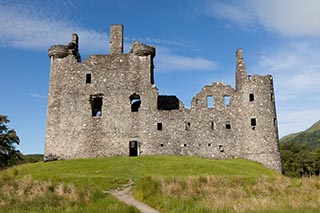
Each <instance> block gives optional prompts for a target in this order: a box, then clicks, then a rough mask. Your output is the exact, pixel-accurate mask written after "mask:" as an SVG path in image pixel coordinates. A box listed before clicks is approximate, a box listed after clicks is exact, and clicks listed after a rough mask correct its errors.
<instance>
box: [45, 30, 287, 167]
mask: <svg viewBox="0 0 320 213" xmlns="http://www.w3.org/2000/svg"><path fill="white" fill-rule="evenodd" d="M122 31H123V28H122V26H121V25H120V26H119V25H112V26H111V35H110V38H111V40H112V45H110V53H111V54H107V55H91V56H89V58H88V59H86V60H85V61H84V62H82V63H81V62H80V61H79V58H78V57H77V55H78V53H77V54H73V53H72V54H70V51H69V50H68V54H66V55H63V57H61V56H59V57H56V55H59V54H53V53H54V52H55V48H51V49H49V56H50V57H51V71H50V87H49V100H48V111H47V130H46V131H47V132H46V146H45V160H56V159H69V158H94V157H103V156H115V155H129V154H131V155H192V156H200V157H208V158H216V159H224V158H246V159H250V160H254V161H258V162H260V163H262V164H263V165H265V166H267V167H269V168H272V169H275V170H277V171H281V161H280V153H279V146H278V144H279V139H278V127H277V120H276V108H275V102H274V90H273V80H272V77H271V76H270V75H267V76H260V75H251V76H248V75H247V72H246V67H245V63H244V59H243V54H242V51H241V50H238V51H237V54H236V56H237V64H236V89H233V88H232V87H231V86H230V85H224V84H223V83H212V84H211V85H207V86H204V87H203V88H202V90H201V91H200V92H199V93H198V94H197V95H196V96H195V97H194V98H193V100H192V103H191V108H190V109H187V108H185V107H184V105H183V103H182V102H181V101H180V100H179V99H177V98H176V97H175V96H162V95H159V94H158V90H157V88H156V87H155V85H154V82H153V57H154V56H155V48H154V47H149V46H147V45H145V44H141V43H138V42H134V43H132V46H131V51H130V53H123V52H122V46H123V43H122V42H123V35H122ZM74 40H75V39H73V41H74ZM76 40H77V39H76ZM71 43H76V47H77V45H78V44H77V42H71ZM68 46H69V47H70V44H69V45H68ZM62 49H63V48H62ZM76 49H77V48H76ZM73 50H74V49H73ZM56 52H57V53H58V52H59V51H56ZM62 52H63V51H62ZM71 52H72V51H71ZM63 53H64V52H63ZM209 99H211V102H213V103H212V106H209V105H208V104H210V103H209V102H208V100H209ZM166 103H167V104H168V106H165V105H166Z"/></svg>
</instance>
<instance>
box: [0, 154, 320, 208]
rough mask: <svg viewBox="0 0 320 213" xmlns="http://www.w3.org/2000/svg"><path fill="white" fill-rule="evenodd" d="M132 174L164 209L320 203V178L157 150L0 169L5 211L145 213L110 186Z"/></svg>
mask: <svg viewBox="0 0 320 213" xmlns="http://www.w3.org/2000/svg"><path fill="white" fill-rule="evenodd" d="M129 180H132V181H133V182H134V183H135V187H134V195H135V196H136V197H137V198H138V199H140V200H142V201H144V202H146V203H148V204H149V205H151V206H154V207H155V208H157V209H159V210H161V211H162V212H217V211H222V212H234V211H237V212H244V211H257V210H259V211H260V210H262V211H273V212H289V211H290V212H300V210H302V209H303V210H305V211H310V212H316V211H315V210H316V209H319V207H320V200H319V199H317V198H318V197H320V190H319V186H320V182H319V180H318V179H301V180H293V179H289V178H286V177H283V176H281V175H279V174H278V173H276V172H275V171H273V170H270V169H267V168H265V167H263V166H262V165H260V164H259V163H255V162H252V161H248V160H243V159H232V160H212V159H205V158H195V157H181V156H180V157H177V156H170V157H169V156H152V157H111V158H97V159H77V160H64V161H54V162H47V163H44V162H37V163H30V164H23V165H19V166H15V167H13V168H10V169H8V170H5V171H2V172H0V208H1V212H138V211H137V210H136V209H135V208H134V207H131V206H127V205H125V204H123V203H121V202H120V201H118V200H116V199H115V198H113V197H112V196H111V195H109V194H106V193H105V191H107V190H110V189H114V188H118V187H121V186H122V185H124V184H126V183H128V182H129ZM298 192H299V193H298ZM297 194H299V195H297ZM286 197H288V199H286ZM301 200H305V201H304V202H299V201H301Z"/></svg>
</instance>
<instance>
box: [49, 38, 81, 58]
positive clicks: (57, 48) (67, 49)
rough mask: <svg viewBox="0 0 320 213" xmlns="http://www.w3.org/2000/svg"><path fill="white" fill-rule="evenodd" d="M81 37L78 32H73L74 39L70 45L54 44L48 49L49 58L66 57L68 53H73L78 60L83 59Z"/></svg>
mask: <svg viewBox="0 0 320 213" xmlns="http://www.w3.org/2000/svg"><path fill="white" fill-rule="evenodd" d="M78 42H79V37H78V35H77V34H75V33H74V34H72V40H71V42H70V43H69V44H68V45H61V44H58V45H53V46H51V47H50V48H49V49H48V56H49V58H53V59H56V58H64V57H66V56H68V55H73V56H74V57H75V58H76V59H77V61H81V56H80V54H79V47H78V46H79V44H78Z"/></svg>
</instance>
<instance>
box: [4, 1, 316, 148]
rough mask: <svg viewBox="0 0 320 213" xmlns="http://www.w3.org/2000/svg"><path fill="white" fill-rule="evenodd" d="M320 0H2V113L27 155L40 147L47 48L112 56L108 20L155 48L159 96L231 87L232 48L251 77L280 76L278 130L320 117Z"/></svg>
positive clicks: (302, 126) (127, 41) (292, 129)
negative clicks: (76, 46)
mask: <svg viewBox="0 0 320 213" xmlns="http://www.w3.org/2000/svg"><path fill="white" fill-rule="evenodd" d="M319 11H320V1H318V0H281V1H278V0H224V1H223V0H221V1H220V0H211V1H210V0H162V1H156V0H108V1H103V0H101V1H98V0H97V1H95V0H87V1H82V0H66V1H62V0H61V1H52V0H32V1H31V0H23V1H16V0H1V1H0V56H1V57H0V73H1V75H0V76H1V77H0V82H1V93H0V114H5V115H8V116H9V119H10V120H11V122H10V123H9V127H10V128H13V129H15V130H16V131H17V133H18V135H19V137H20V140H21V143H20V145H19V146H18V147H17V148H18V149H19V150H21V151H22V152H23V153H24V154H30V153H43V149H44V142H45V123H46V106H47V93H48V84H49V69H50V60H49V58H48V56H47V50H48V48H49V47H50V46H51V45H54V44H67V43H68V42H70V41H71V34H72V33H77V34H78V35H79V37H80V40H79V42H80V54H81V56H82V59H83V60H84V59H85V58H87V57H88V55H90V54H107V53H108V52H109V26H110V24H123V25H124V33H125V50H126V51H127V52H128V50H129V47H130V43H131V41H140V42H143V43H146V44H148V45H154V46H156V47H157V56H156V58H155V82H156V85H157V87H158V88H159V91H160V93H161V94H174V95H177V96H178V97H179V98H180V99H181V100H182V101H183V102H184V104H185V105H186V106H187V107H189V106H190V103H191V99H192V97H193V96H195V95H196V94H197V93H198V92H199V91H200V90H201V88H202V87H203V86H204V85H206V84H211V82H221V81H224V83H225V84H230V85H232V86H234V81H235V79H234V76H235V74H234V70H235V51H236V49H237V48H242V49H243V51H244V57H245V61H246V64H247V69H248V70H247V72H248V73H249V74H262V75H266V74H271V75H273V77H274V84H275V93H276V104H277V112H278V122H279V131H280V136H284V135H287V134H289V133H293V132H297V131H301V130H305V129H306V128H308V127H309V126H310V125H312V124H313V123H314V122H316V121H318V120H319V119H320V110H319V107H320V95H319V84H320V72H319V71H320V51H319V50H320V13H319Z"/></svg>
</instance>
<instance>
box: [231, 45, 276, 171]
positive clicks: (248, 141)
mask: <svg viewBox="0 0 320 213" xmlns="http://www.w3.org/2000/svg"><path fill="white" fill-rule="evenodd" d="M236 72H237V73H236V77H237V78H236V80H237V81H236V83H237V92H238V94H239V97H240V99H241V100H240V105H241V114H240V115H239V116H240V117H241V122H242V125H241V133H242V134H241V136H240V137H242V140H241V141H242V144H241V147H242V148H241V149H242V151H241V153H242V156H243V157H244V158H246V159H249V160H254V161H258V162H261V163H262V164H263V165H265V166H267V167H269V168H272V169H275V170H277V171H279V172H281V160H280V152H279V136H278V124H277V116H276V107H275V97H274V88H273V78H272V76H271V75H266V76H260V75H248V76H247V74H246V70H245V65H244V59H243V55H242V51H240V50H237V70H236Z"/></svg>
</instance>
